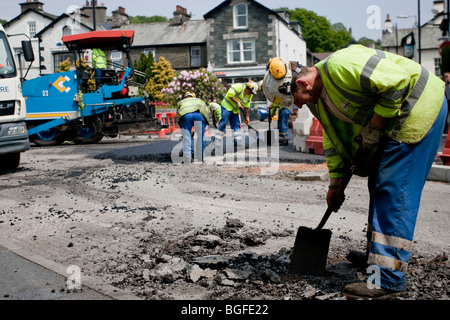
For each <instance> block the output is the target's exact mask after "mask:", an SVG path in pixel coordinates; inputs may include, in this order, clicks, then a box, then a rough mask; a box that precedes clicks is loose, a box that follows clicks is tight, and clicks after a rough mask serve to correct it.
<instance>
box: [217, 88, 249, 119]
mask: <svg viewBox="0 0 450 320" xmlns="http://www.w3.org/2000/svg"><path fill="white" fill-rule="evenodd" d="M246 86H247V85H246V84H244V83H235V84H233V85H231V88H230V89H228V92H227V94H226V96H225V98H224V99H223V100H222V107H224V108H225V109H226V110H228V111H230V112H233V113H234V114H238V113H239V112H240V110H239V107H238V105H237V103H236V102H234V101H233V100H231V98H232V97H235V98H236V99H237V100H238V101H240V102H241V104H242V106H243V107H244V108H247V109H249V108H250V103H251V102H252V99H253V94H250V95H247V94H245V87H246Z"/></svg>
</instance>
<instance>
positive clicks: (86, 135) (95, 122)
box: [72, 119, 103, 144]
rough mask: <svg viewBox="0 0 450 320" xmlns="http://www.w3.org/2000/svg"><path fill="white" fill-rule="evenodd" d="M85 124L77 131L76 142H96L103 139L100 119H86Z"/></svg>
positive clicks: (74, 140)
mask: <svg viewBox="0 0 450 320" xmlns="http://www.w3.org/2000/svg"><path fill="white" fill-rule="evenodd" d="M84 123H85V125H84V126H83V127H82V128H80V129H77V130H76V131H75V136H74V137H73V139H72V140H73V142H75V144H95V143H98V142H100V141H101V140H102V139H103V133H102V122H101V121H100V120H99V119H85V120H84Z"/></svg>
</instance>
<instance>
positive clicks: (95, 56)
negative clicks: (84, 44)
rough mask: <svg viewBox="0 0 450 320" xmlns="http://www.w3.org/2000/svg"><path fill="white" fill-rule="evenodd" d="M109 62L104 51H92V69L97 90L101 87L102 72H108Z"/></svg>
mask: <svg viewBox="0 0 450 320" xmlns="http://www.w3.org/2000/svg"><path fill="white" fill-rule="evenodd" d="M107 67H108V61H107V59H106V55H105V52H103V50H102V49H92V68H94V79H95V84H96V85H97V88H99V87H100V84H101V77H102V70H106V69H107Z"/></svg>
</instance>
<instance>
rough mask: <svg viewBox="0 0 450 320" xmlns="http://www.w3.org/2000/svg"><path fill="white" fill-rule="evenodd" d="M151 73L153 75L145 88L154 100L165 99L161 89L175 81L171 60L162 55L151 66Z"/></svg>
mask: <svg viewBox="0 0 450 320" xmlns="http://www.w3.org/2000/svg"><path fill="white" fill-rule="evenodd" d="M151 73H152V75H153V76H152V77H151V78H150V80H149V81H148V82H147V84H146V86H145V90H146V91H147V93H148V94H149V95H150V97H151V99H152V100H153V101H155V102H158V101H164V98H165V95H164V93H162V92H161V91H162V90H163V89H164V88H167V86H168V84H169V83H170V82H171V81H173V78H174V77H175V70H174V69H173V68H172V65H171V64H170V62H169V61H167V60H166V59H164V58H163V57H161V58H159V61H158V62H156V63H155V64H154V65H153V67H152V68H151Z"/></svg>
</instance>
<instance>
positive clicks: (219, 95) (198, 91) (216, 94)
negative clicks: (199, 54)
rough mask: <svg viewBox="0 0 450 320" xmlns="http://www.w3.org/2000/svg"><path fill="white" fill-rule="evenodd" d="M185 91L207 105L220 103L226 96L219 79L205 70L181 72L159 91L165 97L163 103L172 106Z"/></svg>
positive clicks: (180, 98)
mask: <svg viewBox="0 0 450 320" xmlns="http://www.w3.org/2000/svg"><path fill="white" fill-rule="evenodd" d="M187 91H190V92H193V93H195V95H196V96H197V98H199V99H202V100H203V101H205V102H206V103H207V104H209V103H211V102H217V103H220V102H221V100H222V99H223V97H224V96H225V94H226V89H225V87H224V85H223V84H222V81H221V79H218V78H217V77H215V76H214V75H212V74H211V73H210V72H209V71H207V70H206V69H205V68H201V69H198V70H195V71H186V70H183V71H181V72H180V73H179V75H177V76H175V77H174V78H173V81H172V82H170V83H169V85H168V86H167V88H164V89H162V90H161V92H162V93H163V94H164V95H165V101H166V102H167V103H169V104H170V105H172V106H176V105H177V104H178V102H179V101H180V100H182V99H183V95H184V94H185V93H186V92H187Z"/></svg>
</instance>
